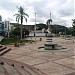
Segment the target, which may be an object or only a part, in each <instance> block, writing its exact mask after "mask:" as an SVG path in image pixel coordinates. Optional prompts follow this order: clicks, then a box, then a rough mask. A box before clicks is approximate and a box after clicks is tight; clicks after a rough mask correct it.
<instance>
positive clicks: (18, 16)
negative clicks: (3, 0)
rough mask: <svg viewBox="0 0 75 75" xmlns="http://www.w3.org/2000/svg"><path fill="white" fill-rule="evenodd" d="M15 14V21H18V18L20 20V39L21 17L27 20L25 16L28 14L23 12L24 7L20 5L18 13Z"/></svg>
mask: <svg viewBox="0 0 75 75" xmlns="http://www.w3.org/2000/svg"><path fill="white" fill-rule="evenodd" d="M15 16H16V21H17V22H18V23H19V20H20V23H21V27H20V28H21V31H20V34H21V39H22V24H23V19H25V21H26V22H27V17H29V15H28V14H27V13H25V11H24V8H23V7H22V6H20V7H18V13H17V14H15Z"/></svg>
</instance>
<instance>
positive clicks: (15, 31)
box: [11, 27, 29, 38]
mask: <svg viewBox="0 0 75 75" xmlns="http://www.w3.org/2000/svg"><path fill="white" fill-rule="evenodd" d="M11 34H12V35H14V36H15V37H18V38H19V37H20V28H19V27H17V28H15V29H14V30H13V31H12V32H11ZM25 35H29V31H28V30H27V29H25V28H23V29H22V37H24V36H25Z"/></svg>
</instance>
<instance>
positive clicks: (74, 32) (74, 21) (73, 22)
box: [72, 19, 75, 36]
mask: <svg viewBox="0 0 75 75" xmlns="http://www.w3.org/2000/svg"><path fill="white" fill-rule="evenodd" d="M72 26H73V36H75V19H72Z"/></svg>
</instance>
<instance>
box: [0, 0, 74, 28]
mask: <svg viewBox="0 0 75 75" xmlns="http://www.w3.org/2000/svg"><path fill="white" fill-rule="evenodd" d="M17 6H18V7H19V6H22V7H24V8H25V12H26V13H27V14H28V15H29V18H28V22H27V24H35V14H34V13H36V22H37V23H46V21H47V20H48V19H49V17H50V16H49V15H50V12H51V14H52V16H51V17H52V20H53V24H61V25H66V26H68V27H69V26H72V22H71V21H72V19H74V14H75V12H74V8H75V7H74V0H0V15H1V16H2V20H3V21H4V20H9V21H10V22H16V21H15V16H14V14H15V13H17V11H18V9H17ZM24 24H26V23H25V22H24Z"/></svg>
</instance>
